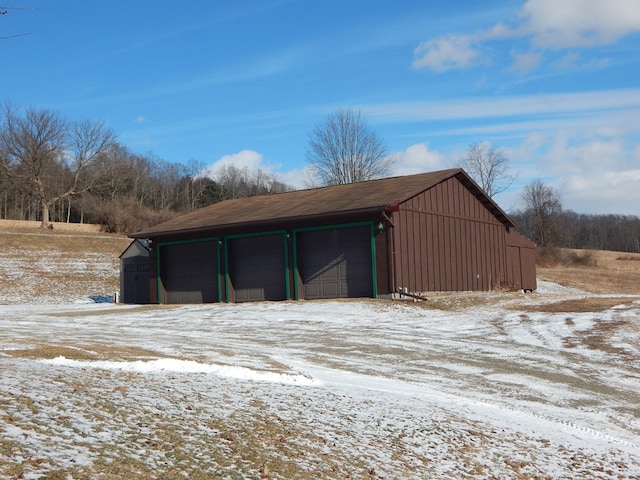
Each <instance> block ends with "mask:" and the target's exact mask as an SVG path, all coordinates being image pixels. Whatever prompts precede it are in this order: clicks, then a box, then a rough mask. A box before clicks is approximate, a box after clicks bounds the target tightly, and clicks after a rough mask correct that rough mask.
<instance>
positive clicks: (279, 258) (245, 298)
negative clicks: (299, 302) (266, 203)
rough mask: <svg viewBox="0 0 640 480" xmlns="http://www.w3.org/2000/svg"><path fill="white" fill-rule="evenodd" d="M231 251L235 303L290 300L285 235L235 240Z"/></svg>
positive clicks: (231, 241)
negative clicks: (288, 297)
mask: <svg viewBox="0 0 640 480" xmlns="http://www.w3.org/2000/svg"><path fill="white" fill-rule="evenodd" d="M227 248H228V251H227V255H228V257H227V258H228V261H229V282H230V286H231V289H232V290H233V300H234V301H236V302H259V301H265V300H285V299H286V298H287V283H286V266H285V236H284V235H282V234H277V235H261V236H252V237H240V238H233V239H231V240H229V241H228V244H227Z"/></svg>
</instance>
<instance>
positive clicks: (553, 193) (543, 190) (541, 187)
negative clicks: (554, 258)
mask: <svg viewBox="0 0 640 480" xmlns="http://www.w3.org/2000/svg"><path fill="white" fill-rule="evenodd" d="M520 200H521V202H522V204H523V207H524V210H523V213H522V217H521V218H522V220H523V225H521V226H520V227H521V230H522V232H523V233H524V234H525V235H527V236H529V237H530V238H531V239H532V240H533V241H534V242H536V243H537V244H538V245H539V246H541V247H548V246H554V245H556V244H557V243H558V242H559V240H560V236H561V235H560V225H559V220H560V218H561V214H562V201H561V197H560V193H559V192H558V191H557V190H556V189H555V188H553V187H551V186H549V185H546V184H544V183H542V181H541V180H539V179H538V180H534V181H533V182H532V183H530V184H529V185H527V186H525V187H524V189H523V191H522V192H521V194H520Z"/></svg>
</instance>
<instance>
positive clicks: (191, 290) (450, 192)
mask: <svg viewBox="0 0 640 480" xmlns="http://www.w3.org/2000/svg"><path fill="white" fill-rule="evenodd" d="M132 237H134V238H136V239H145V240H148V241H149V248H150V255H149V259H150V260H149V271H150V275H149V298H150V301H151V302H152V303H208V302H247V301H265V300H269V301H273V300H287V299H323V298H350V297H379V296H392V295H394V294H395V295H397V293H398V291H399V290H402V291H405V292H409V293H414V294H426V293H428V292H439V291H447V292H450V291H473V290H492V289H495V288H513V289H526V290H534V289H535V288H536V274H535V245H533V244H532V243H531V242H530V241H529V240H527V239H526V238H524V237H523V236H522V235H520V234H519V233H518V232H517V231H516V229H515V225H514V224H513V222H512V221H511V220H510V219H509V217H508V216H507V215H506V214H505V213H504V212H503V211H502V210H501V209H500V207H498V205H496V204H495V203H494V202H493V201H492V200H491V199H490V198H489V197H488V196H487V195H486V194H485V193H484V192H483V191H482V190H481V189H480V188H479V187H478V185H477V184H476V183H475V182H474V181H473V180H472V179H471V178H470V177H469V176H468V175H467V174H466V173H465V172H464V171H463V170H461V169H450V170H443V171H438V172H431V173H424V174H419V175H410V176H404V177H393V178H386V179H381V180H372V181H367V182H359V183H353V184H347V185H338V186H332V187H323V188H315V189H308V190H298V191H293V192H286V193H279V194H273V195H264V196H257V197H248V198H241V199H234V200H227V201H224V202H220V203H216V204H213V205H210V206H208V207H205V208H202V209H199V210H196V211H193V212H190V213H188V214H185V215H182V216H178V217H176V218H174V219H172V220H169V221H167V222H165V223H162V224H159V225H156V226H153V227H150V228H148V229H146V230H144V231H141V232H138V233H136V234H134V235H132Z"/></svg>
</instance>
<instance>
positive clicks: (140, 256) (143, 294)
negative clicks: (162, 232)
mask: <svg viewBox="0 0 640 480" xmlns="http://www.w3.org/2000/svg"><path fill="white" fill-rule="evenodd" d="M149 245H150V243H149V241H148V240H144V239H135V240H134V241H133V242H131V243H130V244H129V246H128V247H127V248H126V249H125V251H124V252H122V254H121V255H120V301H121V302H122V303H137V304H144V303H149V302H150V296H149V280H150V278H149V258H150V251H151V249H150V248H149Z"/></svg>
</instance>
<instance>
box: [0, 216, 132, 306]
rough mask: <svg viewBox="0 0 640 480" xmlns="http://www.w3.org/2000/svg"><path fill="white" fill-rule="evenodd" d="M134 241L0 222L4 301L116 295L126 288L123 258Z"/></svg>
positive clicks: (0, 275)
mask: <svg viewBox="0 0 640 480" xmlns="http://www.w3.org/2000/svg"><path fill="white" fill-rule="evenodd" d="M93 227H95V226H93ZM130 242H131V240H130V239H128V238H127V237H124V236H122V235H108V234H104V233H99V232H96V231H93V232H90V231H89V232H84V231H83V232H82V233H77V232H75V233H69V232H67V233H65V232H64V231H63V230H58V229H54V230H48V231H43V230H40V229H29V228H28V227H26V226H24V225H19V226H14V224H13V223H12V222H10V221H3V222H0V303H23V302H30V301H31V300H32V299H36V298H46V299H47V301H49V299H51V300H54V301H55V299H56V298H58V297H62V298H66V299H68V300H71V301H74V300H75V299H77V297H86V296H89V295H107V294H113V292H115V291H117V290H119V285H120V280H119V274H118V272H119V264H120V262H119V256H120V254H121V253H122V252H123V251H124V249H125V248H126V247H127V245H129V243H130Z"/></svg>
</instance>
